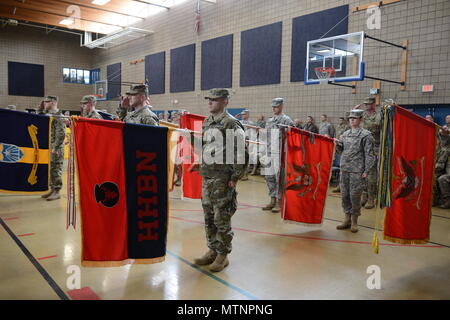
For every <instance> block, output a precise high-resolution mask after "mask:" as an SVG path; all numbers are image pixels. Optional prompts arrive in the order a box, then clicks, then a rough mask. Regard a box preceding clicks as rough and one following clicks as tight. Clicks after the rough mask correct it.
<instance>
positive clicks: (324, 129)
mask: <svg viewBox="0 0 450 320" xmlns="http://www.w3.org/2000/svg"><path fill="white" fill-rule="evenodd" d="M335 132H336V130H335V129H334V126H333V125H332V124H331V123H329V122H321V123H320V124H319V134H322V135H327V136H329V137H331V138H334V135H335Z"/></svg>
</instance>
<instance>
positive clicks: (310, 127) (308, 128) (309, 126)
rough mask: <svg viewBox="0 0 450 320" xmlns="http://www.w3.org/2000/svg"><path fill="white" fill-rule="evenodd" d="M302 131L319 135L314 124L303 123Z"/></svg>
mask: <svg viewBox="0 0 450 320" xmlns="http://www.w3.org/2000/svg"><path fill="white" fill-rule="evenodd" d="M303 130H305V131H309V132H312V133H319V128H317V126H316V125H315V124H314V123H305V125H304V126H303Z"/></svg>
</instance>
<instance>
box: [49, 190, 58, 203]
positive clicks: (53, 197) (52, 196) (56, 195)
mask: <svg viewBox="0 0 450 320" xmlns="http://www.w3.org/2000/svg"><path fill="white" fill-rule="evenodd" d="M60 198H61V195H60V194H59V190H55V191H53V193H52V194H51V195H50V196H49V197H48V198H47V201H52V200H57V199H60Z"/></svg>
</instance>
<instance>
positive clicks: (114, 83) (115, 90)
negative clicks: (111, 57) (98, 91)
mask: <svg viewBox="0 0 450 320" xmlns="http://www.w3.org/2000/svg"><path fill="white" fill-rule="evenodd" d="M106 79H107V80H108V96H107V99H108V100H109V99H114V98H117V97H120V95H121V86H122V64H121V63H120V62H119V63H115V64H110V65H108V66H107V67H106Z"/></svg>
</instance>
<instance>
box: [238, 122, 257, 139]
mask: <svg viewBox="0 0 450 320" xmlns="http://www.w3.org/2000/svg"><path fill="white" fill-rule="evenodd" d="M240 122H241V123H242V124H243V125H244V124H248V125H249V126H254V127H256V123H254V122H253V121H250V120H240ZM244 130H245V137H246V138H247V139H250V138H251V139H255V140H256V136H257V132H256V129H253V128H249V127H246V126H244Z"/></svg>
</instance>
